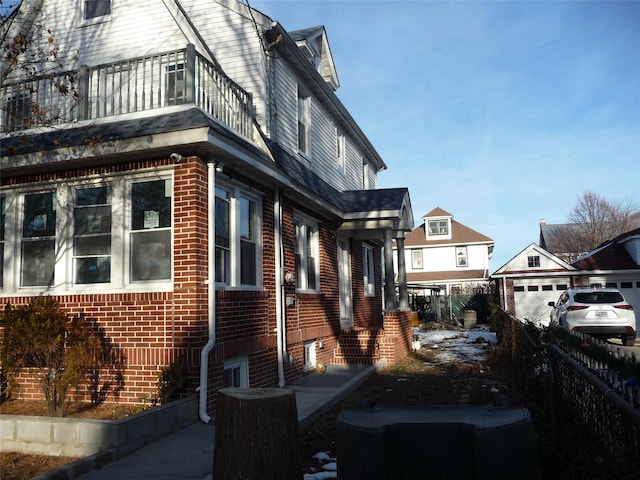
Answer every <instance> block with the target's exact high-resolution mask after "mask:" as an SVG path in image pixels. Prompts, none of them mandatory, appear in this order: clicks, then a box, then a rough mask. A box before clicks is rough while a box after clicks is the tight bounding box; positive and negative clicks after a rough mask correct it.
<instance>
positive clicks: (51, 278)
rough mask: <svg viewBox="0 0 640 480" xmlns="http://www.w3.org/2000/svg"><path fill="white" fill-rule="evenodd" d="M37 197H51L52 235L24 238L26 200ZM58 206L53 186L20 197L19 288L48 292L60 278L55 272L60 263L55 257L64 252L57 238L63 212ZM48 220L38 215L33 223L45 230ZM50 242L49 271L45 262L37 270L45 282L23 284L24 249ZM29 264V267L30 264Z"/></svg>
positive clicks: (35, 258)
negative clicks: (53, 219) (51, 243)
mask: <svg viewBox="0 0 640 480" xmlns="http://www.w3.org/2000/svg"><path fill="white" fill-rule="evenodd" d="M39 195H51V201H52V202H53V205H52V207H53V208H52V212H53V213H54V214H55V222H54V225H53V232H52V234H43V235H40V236H35V235H33V236H28V237H25V236H24V230H25V223H26V220H25V215H26V209H27V206H26V198H27V197H35V196H39ZM59 206H60V198H59V193H58V190H57V189H56V187H55V186H51V187H49V188H44V189H37V190H32V191H27V192H24V193H23V194H22V195H21V196H20V218H19V223H18V225H17V229H18V231H17V238H18V239H19V246H18V250H17V251H18V252H19V261H18V264H19V266H20V269H19V275H18V279H17V283H18V285H19V286H20V288H25V289H45V290H48V289H51V288H52V287H53V286H54V285H55V284H56V281H59V278H60V276H59V273H58V272H57V271H58V270H60V268H59V265H58V264H59V263H60V262H58V261H57V257H58V252H60V251H64V249H63V246H62V245H61V242H60V237H59V232H60V225H61V224H62V221H61V217H62V215H63V212H61V211H60V208H59ZM50 220H51V218H50V217H49V216H47V215H38V216H37V220H34V223H39V224H42V225H43V228H44V229H45V230H46V229H48V228H50V227H47V225H48V224H49V222H50ZM51 241H53V245H52V248H53V251H52V252H51V254H52V257H51V259H50V260H52V264H51V271H50V273H49V271H48V265H47V264H46V262H45V265H42V269H38V270H39V271H41V273H42V275H43V281H45V280H46V281H45V283H31V284H25V268H26V267H25V263H27V262H25V257H26V256H27V255H26V254H25V248H27V247H28V246H33V245H37V244H38V243H43V242H51ZM28 256H29V261H30V262H32V261H33V262H36V261H40V260H42V257H40V256H38V255H28ZM29 264H30V265H31V263H29ZM45 267H47V270H44V268H45ZM45 277H46V278H45ZM56 277H57V278H56Z"/></svg>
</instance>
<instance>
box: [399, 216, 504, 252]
mask: <svg viewBox="0 0 640 480" xmlns="http://www.w3.org/2000/svg"><path fill="white" fill-rule="evenodd" d="M433 211H435V210H433ZM442 211H443V212H444V210H442ZM445 213H446V212H445ZM447 215H448V214H447ZM429 216H433V215H431V214H429ZM424 229H425V224H424V223H423V224H422V225H420V226H419V227H417V228H415V229H414V230H412V231H411V232H409V233H407V235H406V236H405V239H404V244H405V247H407V246H418V245H446V244H463V243H492V242H493V239H491V238H489V237H487V236H486V235H483V234H482V233H479V232H476V231H475V230H473V229H472V228H469V227H467V226H466V225H463V224H462V223H460V222H457V221H456V220H453V219H451V238H450V239H442V238H438V239H436V240H427V239H426V233H425V230H424Z"/></svg>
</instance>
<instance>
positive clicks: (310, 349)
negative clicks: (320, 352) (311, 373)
mask: <svg viewBox="0 0 640 480" xmlns="http://www.w3.org/2000/svg"><path fill="white" fill-rule="evenodd" d="M302 361H303V362H304V363H303V368H304V369H305V370H307V371H308V370H313V369H314V368H316V364H317V357H316V341H315V340H313V341H311V342H305V343H304V347H303V359H302Z"/></svg>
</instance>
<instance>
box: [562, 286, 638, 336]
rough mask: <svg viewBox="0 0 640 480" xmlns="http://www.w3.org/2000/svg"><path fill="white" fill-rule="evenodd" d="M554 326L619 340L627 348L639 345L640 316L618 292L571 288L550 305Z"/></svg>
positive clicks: (606, 289) (605, 289) (613, 289)
mask: <svg viewBox="0 0 640 480" xmlns="http://www.w3.org/2000/svg"><path fill="white" fill-rule="evenodd" d="M549 306H551V307H553V310H551V314H550V317H551V324H552V325H553V324H555V325H560V326H561V327H563V328H565V329H566V330H569V331H574V332H582V333H586V334H587V335H592V336H594V337H599V338H605V339H606V338H611V337H619V338H621V339H622V343H623V344H624V345H628V346H630V345H633V344H634V343H635V341H636V331H635V328H636V316H635V314H634V312H633V306H631V305H630V304H629V303H627V301H626V300H625V299H624V297H623V295H622V293H620V291H619V290H616V289H615V288H569V289H567V290H565V291H564V292H562V295H560V298H559V299H558V301H557V302H555V303H554V302H549Z"/></svg>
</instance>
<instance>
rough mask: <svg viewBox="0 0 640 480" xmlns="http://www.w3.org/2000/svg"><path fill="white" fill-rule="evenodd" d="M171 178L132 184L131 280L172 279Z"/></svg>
mask: <svg viewBox="0 0 640 480" xmlns="http://www.w3.org/2000/svg"><path fill="white" fill-rule="evenodd" d="M172 191H173V187H172V182H171V180H170V179H162V180H150V181H144V182H134V183H132V184H131V186H130V205H131V208H130V212H131V224H130V228H131V231H130V252H131V281H133V282H136V281H149V280H170V279H171V249H172V244H171V237H172V218H173V215H172V212H171V210H172V209H171V205H172V198H171V196H172Z"/></svg>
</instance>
